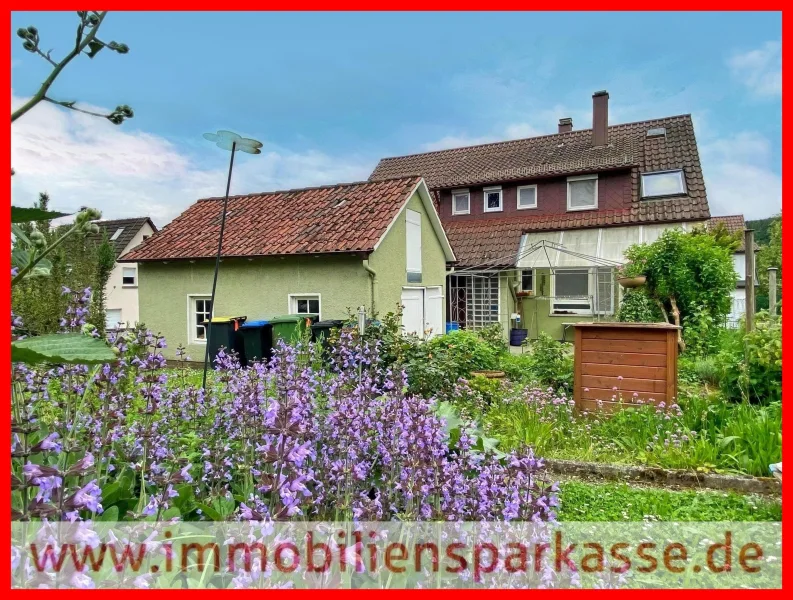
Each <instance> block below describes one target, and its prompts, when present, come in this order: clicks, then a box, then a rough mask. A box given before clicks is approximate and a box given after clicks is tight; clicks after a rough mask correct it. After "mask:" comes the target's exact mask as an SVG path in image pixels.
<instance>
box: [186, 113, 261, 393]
mask: <svg viewBox="0 0 793 600" xmlns="http://www.w3.org/2000/svg"><path fill="white" fill-rule="evenodd" d="M204 139H206V140H209V141H210V142H215V144H216V145H217V147H218V148H222V149H223V150H229V151H230V152H231V159H230V160H229V175H228V179H227V180H226V196H225V197H224V198H223V213H222V215H221V217H220V236H218V252H217V255H216V256H215V274H214V276H213V278H212V299H211V300H210V303H209V324H208V325H207V347H206V352H204V377H203V380H202V382H201V388H202V389H204V390H205V389H206V387H207V368H208V366H209V349H210V347H211V343H212V315H213V314H214V313H215V291H216V290H217V285H218V269H219V268H220V253H221V252H222V250H223V233H224V232H225V230H226V209H227V208H228V204H229V190H230V188H231V172H232V170H233V169H234V153H235V152H237V151H240V152H247V153H248V154H261V153H262V151H261V147H262V143H261V142H258V141H256V140H252V139H250V138H244V137H242V136H240V135H238V134H236V133H234V132H232V131H225V130H223V129H221V130H218V132H217V133H205V134H204Z"/></svg>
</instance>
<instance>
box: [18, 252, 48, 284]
mask: <svg viewBox="0 0 793 600" xmlns="http://www.w3.org/2000/svg"><path fill="white" fill-rule="evenodd" d="M29 262H30V252H28V251H27V250H22V249H21V248H14V250H12V251H11V266H13V267H16V268H17V269H20V270H21V269H24V268H25V267H26V266H28V263H29ZM51 271H52V263H51V262H50V260H49V259H47V258H42V259H41V260H40V261H39V262H37V263H36V266H35V267H33V268H32V269H31V270H30V271H28V272H27V274H26V275H25V277H24V279H28V278H31V277H47V276H49V274H50V272H51Z"/></svg>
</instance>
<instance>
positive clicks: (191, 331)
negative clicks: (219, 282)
mask: <svg viewBox="0 0 793 600" xmlns="http://www.w3.org/2000/svg"><path fill="white" fill-rule="evenodd" d="M196 300H210V301H211V300H212V294H187V343H188V344H206V343H207V340H206V337H204V339H203V340H202V339H199V338H197V337H196V336H195V328H196V326H197V323H196V322H195V315H196ZM214 316H215V306H214V304H213V305H212V309H211V311H210V314H209V318H210V319H211V318H212V317H214Z"/></svg>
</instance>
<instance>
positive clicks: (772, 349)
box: [718, 312, 782, 404]
mask: <svg viewBox="0 0 793 600" xmlns="http://www.w3.org/2000/svg"><path fill="white" fill-rule="evenodd" d="M718 361H719V363H720V366H721V388H722V391H723V393H724V395H725V396H726V397H727V398H731V399H733V400H738V399H748V400H750V401H752V402H759V403H762V404H768V403H770V402H774V401H781V400H782V319H781V318H779V319H770V318H769V315H768V313H767V312H761V313H758V314H757V315H756V318H755V329H754V331H752V332H751V333H748V334H744V333H742V332H741V331H740V330H739V331H736V332H735V333H733V334H732V335H730V336H729V337H727V338H726V339H725V344H724V348H723V349H722V351H721V352H720V353H719V355H718Z"/></svg>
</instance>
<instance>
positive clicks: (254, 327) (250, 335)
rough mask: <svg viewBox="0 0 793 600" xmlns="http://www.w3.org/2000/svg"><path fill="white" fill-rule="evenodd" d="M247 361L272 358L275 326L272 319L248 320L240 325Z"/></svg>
mask: <svg viewBox="0 0 793 600" xmlns="http://www.w3.org/2000/svg"><path fill="white" fill-rule="evenodd" d="M239 334H240V336H242V343H243V346H244V348H245V360H246V363H251V362H253V361H254V360H270V357H271V356H272V354H273V352H272V350H273V326H272V324H271V323H270V321H265V320H259V321H246V322H245V323H243V324H242V325H241V326H240V331H239Z"/></svg>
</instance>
